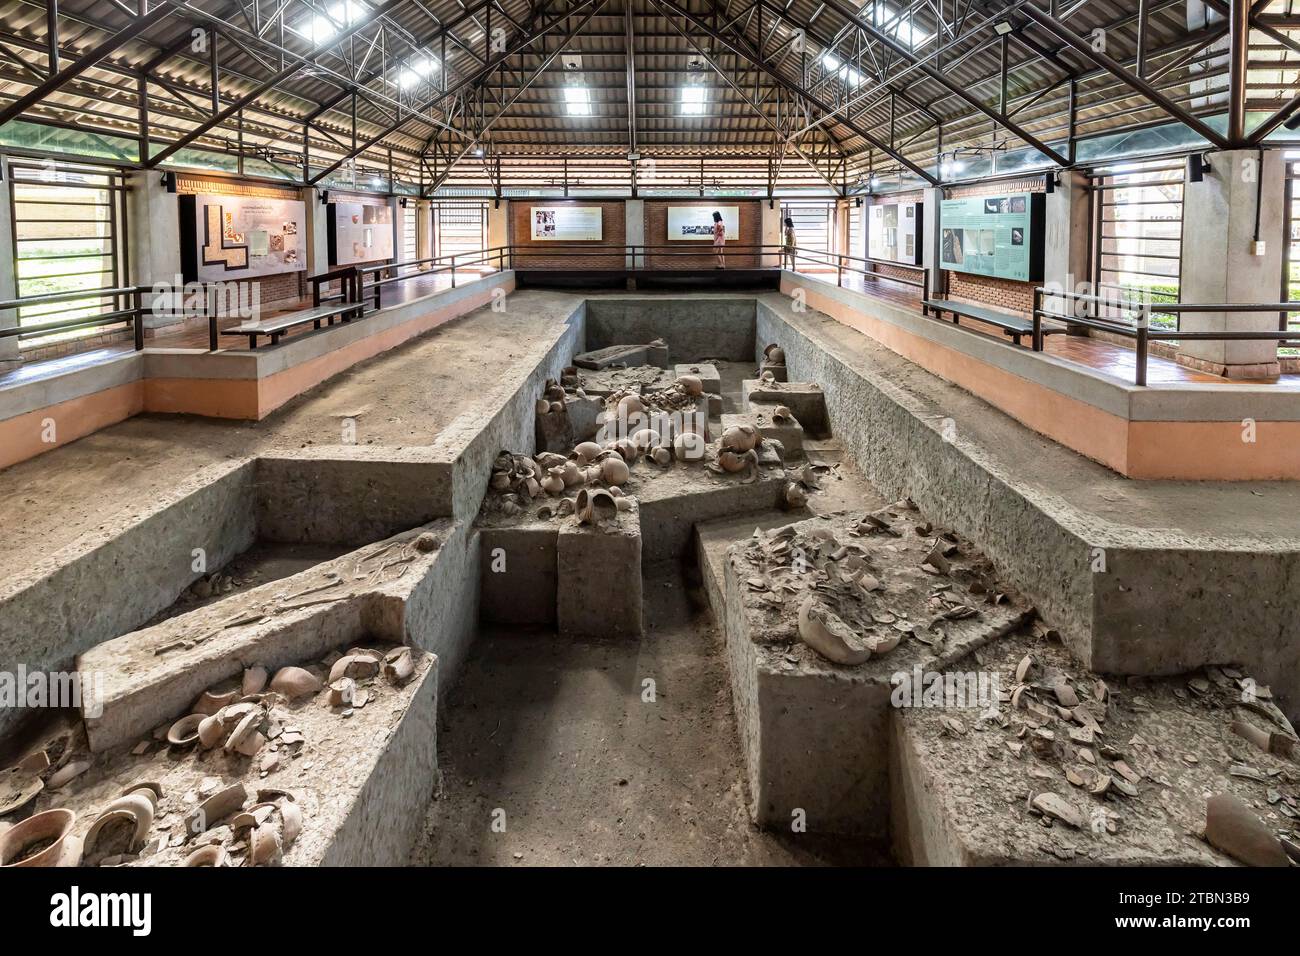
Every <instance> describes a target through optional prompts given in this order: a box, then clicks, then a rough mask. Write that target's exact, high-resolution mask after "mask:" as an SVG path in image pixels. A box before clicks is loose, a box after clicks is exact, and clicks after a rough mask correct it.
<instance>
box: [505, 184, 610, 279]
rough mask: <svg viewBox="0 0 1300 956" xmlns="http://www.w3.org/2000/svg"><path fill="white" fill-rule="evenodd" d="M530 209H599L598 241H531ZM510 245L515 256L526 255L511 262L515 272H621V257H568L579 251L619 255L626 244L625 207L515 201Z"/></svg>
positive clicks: (563, 201) (591, 201)
mask: <svg viewBox="0 0 1300 956" xmlns="http://www.w3.org/2000/svg"><path fill="white" fill-rule="evenodd" d="M534 206H599V207H600V210H601V213H600V217H601V225H600V235H601V238H600V239H598V240H593V241H587V242H557V241H555V240H553V239H534V238H533V228H532V208H533V207H534ZM509 222H510V244H511V245H513V246H515V247H516V248H515V251H516V252H517V253H526V255H525V256H520V257H519V258H517V259H516V260H515V268H517V269H621V268H622V267H623V257H622V255H605V256H581V255H572V253H574V252H576V251H579V250H582V249H591V250H593V251H597V250H610V249H612V250H616V251H617V252H619V253H621V252H622V250H623V246H624V244H625V243H626V241H627V206H626V205H625V204H624V202H623V200H621V199H613V200H604V201H602V200H595V199H518V200H515V201H513V202H511V203H510V220H509Z"/></svg>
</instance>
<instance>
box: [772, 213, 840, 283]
mask: <svg viewBox="0 0 1300 956" xmlns="http://www.w3.org/2000/svg"><path fill="white" fill-rule="evenodd" d="M834 213H835V201H834V200H828V199H817V200H803V201H800V200H794V201H789V202H786V203H783V204H782V206H781V222H782V227H781V231H782V233H783V234H784V232H785V220H786V219H787V218H788V219H791V220H793V221H794V236H795V245H797V246H798V247H799V248H800V249H804V250H808V251H812V252H832V251H833V250H834V249H835V243H834V238H833V229H834V227H835V215H834ZM816 258H818V259H821V258H822V257H821V256H818V257H816ZM829 261H830V260H827V263H828V265H827V268H834V267H833V266H831V265H829ZM810 267H811V268H813V269H816V268H817V265H816V264H815V263H813V262H811V261H804V260H800V262H799V268H800V269H804V270H807V269H809V268H810Z"/></svg>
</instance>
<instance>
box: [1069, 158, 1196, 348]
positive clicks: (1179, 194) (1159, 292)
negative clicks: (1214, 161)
mask: <svg viewBox="0 0 1300 956" xmlns="http://www.w3.org/2000/svg"><path fill="white" fill-rule="evenodd" d="M1183 169H1184V167H1183V165H1182V164H1181V163H1178V164H1170V163H1169V162H1168V161H1167V160H1166V161H1164V162H1157V163H1130V164H1125V165H1122V166H1115V167H1112V168H1109V169H1102V170H1097V171H1094V172H1093V174H1092V189H1093V258H1092V265H1093V281H1094V283H1095V285H1096V287H1097V293H1098V295H1101V296H1102V297H1108V296H1109V297H1113V298H1115V299H1116V300H1119V299H1122V298H1127V297H1131V298H1133V299H1136V298H1138V297H1140V296H1150V299H1151V301H1152V303H1154V304H1157V305H1158V304H1159V303H1160V302H1176V301H1178V287H1179V270H1180V265H1181V262H1182V237H1183ZM1099 315H1100V316H1101V317H1102V318H1107V317H1109V318H1122V317H1124V316H1131V311H1128V310H1125V309H1123V308H1121V307H1120V306H1119V305H1118V302H1117V304H1116V305H1111V306H1103V307H1102V308H1101V310H1100V312H1099ZM1177 324H1178V322H1177V318H1176V317H1175V316H1173V315H1170V314H1169V313H1160V312H1158V311H1153V312H1152V313H1151V325H1152V326H1153V327H1158V328H1176V327H1177Z"/></svg>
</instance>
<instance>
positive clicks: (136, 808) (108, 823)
mask: <svg viewBox="0 0 1300 956" xmlns="http://www.w3.org/2000/svg"><path fill="white" fill-rule="evenodd" d="M153 816H154V804H153V801H152V800H150V799H148V798H147V797H145V796H144V795H143V794H142V793H133V794H131V795H130V796H126V797H118V798H117V799H116V800H114V801H113V802H112V803H110V804H109V805H108V806H107V807H106V808H105V809H104V812H103V813H101V814H100V815H99V816H98V817H96V818H95V822H94V823H92V824H91V825H90V830H89V831H88V832H87V833H86V840H85V847H84V852H85V853H86V854H87V855H90V854H92V853H94V852H95V850H96V848H97V847H98V845H99V842H100V840H102V839H104V837H105V836H106V835H110V834H113V835H116V836H117V838H118V839H120V838H121V834H122V833H124V832H125V833H128V836H127V842H126V844H125V847H124V848H123V849H121V850H116V852H117V853H134V852H136V851H137V850H139V849H140V847H142V846H144V841H145V837H147V836H148V835H149V828H150V827H152V826H153Z"/></svg>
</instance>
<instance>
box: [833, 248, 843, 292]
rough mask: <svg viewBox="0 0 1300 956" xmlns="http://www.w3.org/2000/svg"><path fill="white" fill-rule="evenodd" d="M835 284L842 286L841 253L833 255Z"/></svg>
mask: <svg viewBox="0 0 1300 956" xmlns="http://www.w3.org/2000/svg"><path fill="white" fill-rule="evenodd" d="M835 284H836V285H837V286H839V287H840V288H843V287H844V257H843V256H841V255H836V256H835Z"/></svg>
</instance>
